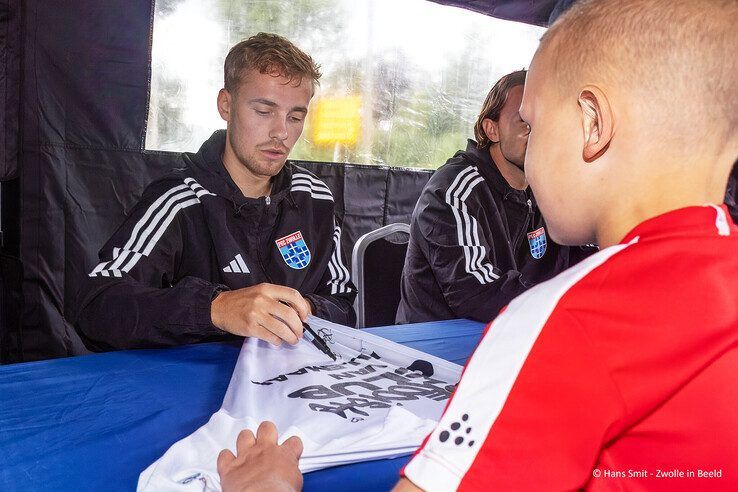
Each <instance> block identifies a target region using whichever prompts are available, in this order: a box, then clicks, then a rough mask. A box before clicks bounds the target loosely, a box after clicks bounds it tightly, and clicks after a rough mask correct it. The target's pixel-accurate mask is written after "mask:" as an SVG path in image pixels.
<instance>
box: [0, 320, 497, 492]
mask: <svg viewBox="0 0 738 492" xmlns="http://www.w3.org/2000/svg"><path fill="white" fill-rule="evenodd" d="M483 328H484V326H483V325H482V324H481V323H476V322H472V321H465V320H457V321H441V322H435V323H419V324H414V325H404V326H391V327H382V328H372V329H369V330H368V331H369V332H371V333H374V334H376V335H380V336H382V337H385V338H388V339H390V340H394V341H396V342H399V343H402V344H404V345H407V346H409V347H413V348H416V349H418V350H422V351H424V352H427V353H430V354H433V355H436V356H439V357H442V358H444V359H446V360H450V361H453V362H456V363H459V364H463V363H465V362H466V359H467V358H468V357H469V355H470V354H471V352H472V350H473V349H474V347H475V346H476V344H477V342H478V341H479V338H480V336H481V333H482V330H483ZM239 349H240V343H230V344H229V343H209V344H201V345H189V346H184V347H177V348H172V349H162V350H129V351H122V352H109V353H105V354H95V355H88V356H82V357H73V358H68V359H57V360H52V361H44V362H31V363H27V364H16V365H10V366H2V367H0V490H3V491H7V490H23V491H26V490H75V491H77V490H105V491H112V490H133V489H135V486H136V483H137V481H138V475H139V473H140V472H141V471H142V470H143V469H144V468H146V467H147V466H148V465H149V464H151V463H152V462H153V461H155V460H156V459H157V458H159V456H161V455H162V454H163V453H164V451H166V450H167V449H168V448H169V446H171V445H172V444H173V443H174V442H176V441H178V440H180V439H182V438H183V437H185V436H187V435H189V434H191V433H192V432H194V431H195V430H196V429H197V428H198V427H200V426H201V425H203V424H204V423H206V422H207V421H208V419H209V418H210V416H211V415H212V414H213V413H214V412H215V411H217V410H218V408H220V405H221V402H222V400H223V396H224V395H225V391H226V388H227V387H228V382H229V380H230V377H231V372H232V371H233V367H234V365H235V363H236V358H237V357H238V352H239ZM407 460H408V457H402V458H396V459H391V460H377V461H370V462H364V463H357V464H353V465H345V466H340V467H335V468H330V469H327V470H320V471H316V472H313V473H309V474H306V475H305V490H352V491H356V490H388V489H390V488H391V487H392V485H393V484H394V483H395V482H396V481H397V477H398V471H399V470H400V468H401V467H402V466H403V465H404V464H405V463H406V462H407Z"/></svg>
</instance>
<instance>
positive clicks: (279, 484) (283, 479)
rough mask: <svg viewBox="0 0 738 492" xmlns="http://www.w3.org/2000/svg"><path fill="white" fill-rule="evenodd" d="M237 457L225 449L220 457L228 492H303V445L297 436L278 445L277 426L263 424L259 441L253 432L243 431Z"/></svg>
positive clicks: (224, 484) (238, 440)
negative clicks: (300, 491) (301, 467)
mask: <svg viewBox="0 0 738 492" xmlns="http://www.w3.org/2000/svg"><path fill="white" fill-rule="evenodd" d="M236 454H237V456H234V455H233V453H231V452H230V451H229V450H227V449H224V450H223V451H221V452H220V455H218V474H219V475H220V485H221V487H222V488H223V491H224V492H245V491H248V492H252V491H253V492H256V491H278V492H293V491H298V490H300V489H302V474H301V473H300V470H299V468H298V467H297V463H298V461H299V459H300V455H301V454H302V441H300V438H299V437H297V436H293V437H290V438H289V439H287V440H286V441H285V442H284V443H282V445H278V444H277V428H276V427H275V426H274V424H273V423H271V422H262V423H261V425H259V429H258V430H257V431H256V437H254V433H253V432H251V431H250V430H244V431H241V433H240V434H239V435H238V439H237V440H236Z"/></svg>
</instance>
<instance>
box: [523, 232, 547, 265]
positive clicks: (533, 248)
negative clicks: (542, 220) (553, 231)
mask: <svg viewBox="0 0 738 492" xmlns="http://www.w3.org/2000/svg"><path fill="white" fill-rule="evenodd" d="M528 244H529V245H530V254H531V255H532V256H533V258H535V259H536V260H540V259H541V258H542V257H543V255H544V254H545V253H546V244H547V242H546V229H544V228H543V227H539V228H538V229H536V230H535V231H533V232H529V233H528Z"/></svg>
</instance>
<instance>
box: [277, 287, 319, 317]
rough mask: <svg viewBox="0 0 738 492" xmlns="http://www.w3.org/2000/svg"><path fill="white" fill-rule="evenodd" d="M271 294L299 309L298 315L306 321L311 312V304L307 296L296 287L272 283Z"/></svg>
mask: <svg viewBox="0 0 738 492" xmlns="http://www.w3.org/2000/svg"><path fill="white" fill-rule="evenodd" d="M269 295H271V296H273V297H274V298H275V299H277V300H280V301H282V302H285V303H287V304H289V305H290V306H291V307H292V309H294V310H295V311H297V315H298V316H299V318H300V320H301V321H305V320H306V319H307V317H308V314H310V305H309V304H308V301H307V300H305V298H304V297H302V294H300V293H299V292H298V291H296V290H295V289H291V288H289V287H285V286H283V285H273V284H270V285H269Z"/></svg>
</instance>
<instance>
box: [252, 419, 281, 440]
mask: <svg viewBox="0 0 738 492" xmlns="http://www.w3.org/2000/svg"><path fill="white" fill-rule="evenodd" d="M277 437H279V434H278V433H277V426H276V425H274V423H272V422H269V421H268V420H265V421H264V422H262V423H261V424H259V428H258V429H257V430H256V440H257V441H259V442H260V443H261V442H266V443H268V444H276V443H277Z"/></svg>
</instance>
